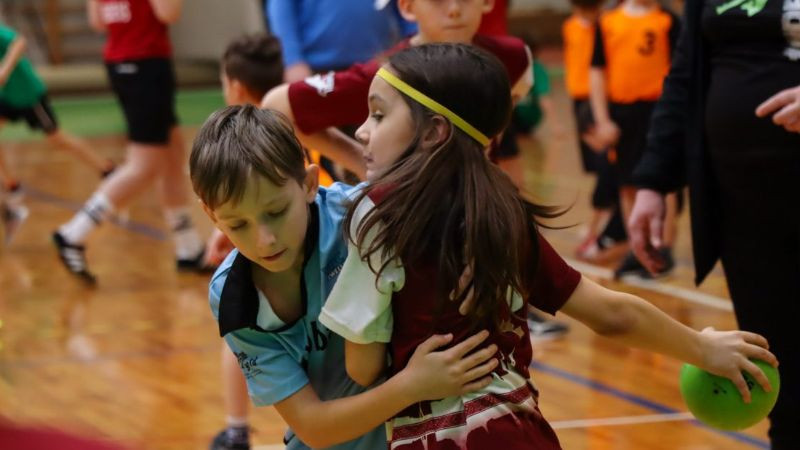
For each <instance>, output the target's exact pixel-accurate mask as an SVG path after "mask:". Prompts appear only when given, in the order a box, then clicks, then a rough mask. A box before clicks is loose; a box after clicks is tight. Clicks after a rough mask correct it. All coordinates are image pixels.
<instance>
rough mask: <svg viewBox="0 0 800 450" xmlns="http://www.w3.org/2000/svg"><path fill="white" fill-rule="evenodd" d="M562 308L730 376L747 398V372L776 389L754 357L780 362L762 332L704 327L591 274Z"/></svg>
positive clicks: (633, 342) (624, 338) (632, 341)
mask: <svg viewBox="0 0 800 450" xmlns="http://www.w3.org/2000/svg"><path fill="white" fill-rule="evenodd" d="M561 311H563V312H564V313H565V314H567V315H569V316H571V317H574V318H575V319H578V320H579V321H581V322H583V323H584V324H585V325H587V326H588V327H589V328H591V329H592V330H594V331H595V332H596V333H598V334H601V335H604V336H607V337H609V338H611V339H614V340H616V341H618V342H621V343H623V344H626V345H629V346H632V347H639V348H642V349H646V350H651V351H654V352H658V353H662V354H665V355H669V356H672V357H673V358H677V359H679V360H682V361H686V362H689V363H691V364H694V365H696V366H698V367H701V368H703V369H705V370H707V371H709V372H711V373H713V374H716V375H720V376H724V377H726V378H729V379H731V380H732V381H733V383H734V384H735V385H736V387H737V388H738V389H739V392H741V394H742V398H743V399H744V401H745V402H746V403H748V402H749V401H750V391H749V389H748V388H747V383H746V382H745V380H744V377H743V376H742V371H746V372H748V373H750V374H751V375H752V376H753V377H754V378H755V379H756V380H757V381H758V383H759V384H760V385H761V386H763V387H764V389H765V390H767V391H769V390H770V385H769V380H767V377H766V375H764V373H763V372H762V371H761V369H759V368H758V366H756V365H755V364H753V363H752V362H751V361H750V360H749V359H748V358H755V359H760V360H763V361H765V362H767V363H768V364H771V365H773V366H777V363H778V362H777V359H776V358H775V355H773V354H772V353H771V352H770V351H769V350H768V348H769V346H768V344H767V340H766V339H764V337H762V336H760V335H758V334H755V333H750V332H747V331H715V330H714V329H713V328H707V329H705V330H703V332H698V331H695V330H693V329H691V328H689V327H687V326H685V325H683V324H681V323H680V322H678V321H676V320H675V319H673V318H671V317H670V316H668V315H667V314H665V313H664V312H663V311H661V310H660V309H658V308H656V307H655V306H653V305H651V304H650V303H648V302H646V301H645V300H643V299H641V298H639V297H636V296H634V295H630V294H626V293H623V292H617V291H612V290H610V289H606V288H604V287H603V286H600V285H599V284H597V283H595V282H593V281H591V280H589V279H587V278H585V277H583V278H582V279H581V281H580V283H579V284H578V287H577V288H576V289H575V291H574V292H573V293H572V296H570V298H569V300H567V303H566V304H565V305H564V306H563V307H562V308H561Z"/></svg>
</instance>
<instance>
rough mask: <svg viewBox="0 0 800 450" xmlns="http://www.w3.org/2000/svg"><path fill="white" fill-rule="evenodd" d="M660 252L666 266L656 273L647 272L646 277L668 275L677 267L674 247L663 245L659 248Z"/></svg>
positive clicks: (652, 277) (653, 277)
mask: <svg viewBox="0 0 800 450" xmlns="http://www.w3.org/2000/svg"><path fill="white" fill-rule="evenodd" d="M658 254H659V255H661V260H662V261H664V266H663V267H661V270H659V271H658V273H656V274H655V275H654V274H652V273H650V272H647V273H646V274H645V275H644V278H649V279H655V278H662V277H666V276H668V275H669V274H671V273H672V270H673V269H675V260H674V259H673V258H672V247H662V248H660V249H658Z"/></svg>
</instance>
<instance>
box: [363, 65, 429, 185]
mask: <svg viewBox="0 0 800 450" xmlns="http://www.w3.org/2000/svg"><path fill="white" fill-rule="evenodd" d="M414 135H415V127H414V121H413V119H412V118H411V108H409V107H408V104H407V103H406V102H405V100H403V97H402V96H401V95H400V93H399V92H397V90H395V89H394V88H393V87H392V86H390V85H389V83H387V82H386V81H384V80H383V79H382V78H380V77H375V78H373V79H372V84H371V85H370V87H369V117H367V120H366V122H364V123H363V124H362V125H361V126H360V127H359V128H358V130H356V138H357V139H358V140H359V141H360V142H361V143H362V144H364V162H365V163H366V166H367V180H370V181H371V180H374V179H376V178H377V177H379V176H380V175H381V174H383V173H384V172H385V171H386V170H387V169H388V168H389V167H391V165H392V164H394V163H395V161H397V160H398V158H400V156H401V155H402V154H403V153H404V152H405V151H406V149H407V148H408V146H409V145H410V144H411V141H412V140H413V139H414Z"/></svg>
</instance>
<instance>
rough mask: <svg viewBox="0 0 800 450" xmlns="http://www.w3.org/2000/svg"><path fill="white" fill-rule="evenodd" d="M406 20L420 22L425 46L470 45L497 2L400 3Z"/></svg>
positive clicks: (412, 0)
mask: <svg viewBox="0 0 800 450" xmlns="http://www.w3.org/2000/svg"><path fill="white" fill-rule="evenodd" d="M398 6H399V7H400V12H401V14H402V15H403V17H404V18H405V19H406V20H409V21H413V22H417V25H418V26H419V36H420V38H421V39H422V41H423V42H422V43H431V42H457V43H463V44H469V43H470V42H472V38H473V36H475V33H477V32H478V27H480V25H481V17H482V16H483V14H485V13H487V12H489V11H491V10H492V8H493V7H494V0H399V3H398Z"/></svg>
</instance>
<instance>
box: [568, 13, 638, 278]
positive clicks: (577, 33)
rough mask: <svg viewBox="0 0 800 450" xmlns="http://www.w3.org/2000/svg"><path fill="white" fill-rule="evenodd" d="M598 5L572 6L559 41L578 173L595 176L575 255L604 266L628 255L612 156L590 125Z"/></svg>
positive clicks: (598, 15) (592, 121) (591, 122)
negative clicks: (580, 170)
mask: <svg viewBox="0 0 800 450" xmlns="http://www.w3.org/2000/svg"><path fill="white" fill-rule="evenodd" d="M603 3H605V2H604V1H603V0H573V1H572V2H571V4H572V14H571V15H570V16H569V17H568V18H567V20H565V21H564V24H563V25H562V28H561V35H562V39H563V42H564V84H565V88H566V91H567V94H569V97H570V98H571V99H572V106H573V108H572V110H573V114H574V117H575V124H576V129H577V137H578V148H579V150H580V156H581V163H582V165H583V170H584V171H585V172H587V173H595V174H596V175H597V181H596V183H595V188H594V192H593V193H592V208H593V211H592V217H591V219H590V220H589V223H588V227H587V230H586V234H585V237H584V239H583V241H582V242H581V244H580V245H579V246H578V248H577V250H576V255H577V257H578V258H580V259H583V260H587V261H592V262H604V261H606V260H608V259H612V258H615V257H618V256H619V254H620V252H624V251H626V250H627V244H626V242H627V236H626V233H625V225H624V223H623V220H622V215H621V212H620V210H619V207H618V204H619V187H618V185H617V182H616V176H615V174H614V170H613V167H612V162H611V161H609V159H613V158H614V156H615V154H614V152H613V150H609V149H608V148H605V147H604V146H603V145H602V144H596V145H598V148H597V149H594V148H592V146H591V145H589V143H587V141H589V142H590V143H592V144H593V145H595V143H594V142H593V140H592V138H593V137H594V135H593V131H594V119H593V118H592V113H591V107H590V105H589V68H590V67H591V61H592V50H593V48H594V36H595V32H596V31H595V24H596V22H597V19H598V18H599V17H600V7H601V6H602V5H603Z"/></svg>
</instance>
